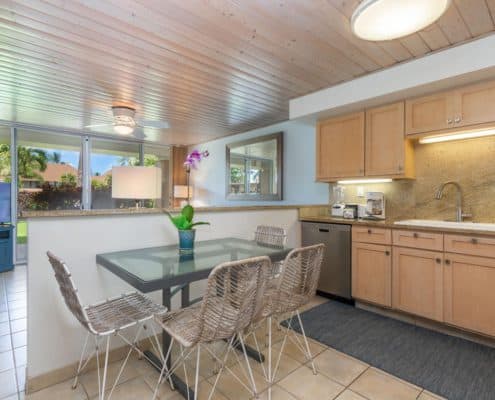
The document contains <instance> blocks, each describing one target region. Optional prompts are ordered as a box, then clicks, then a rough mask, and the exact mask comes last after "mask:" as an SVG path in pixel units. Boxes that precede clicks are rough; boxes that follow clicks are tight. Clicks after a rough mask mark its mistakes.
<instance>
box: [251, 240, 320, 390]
mask: <svg viewBox="0 0 495 400" xmlns="http://www.w3.org/2000/svg"><path fill="white" fill-rule="evenodd" d="M324 249H325V246H324V245H323V244H317V245H313V246H308V247H302V248H297V249H294V250H292V251H291V252H290V253H289V254H288V255H287V257H286V258H285V260H284V261H283V266H282V272H281V276H280V278H279V280H278V286H276V287H270V288H269V289H268V290H267V292H266V294H265V302H264V306H263V308H262V311H261V313H260V314H259V315H258V317H257V321H258V322H257V324H256V325H255V327H257V326H259V325H260V322H262V321H263V320H266V322H267V329H268V356H267V358H268V371H266V370H265V368H264V367H263V372H264V374H265V378H266V379H267V381H268V382H269V384H270V387H271V385H272V384H273V381H274V379H275V376H276V373H277V371H278V367H279V364H280V359H281V356H282V353H283V350H284V348H285V344H286V342H287V339H288V338H290V336H292V339H291V340H292V341H293V343H294V344H295V345H296V346H297V347H298V348H299V349H300V350H301V352H302V353H303V355H304V356H305V357H306V360H307V361H309V362H310V363H311V367H312V369H313V373H314V374H316V373H317V371H316V367H315V364H314V361H313V356H312V354H311V350H310V348H309V343H308V340H307V338H306V333H305V331H304V326H303V323H302V320H301V316H300V314H299V309H300V308H301V307H303V306H304V305H306V304H307V303H309V302H310V301H311V299H312V298H313V297H314V296H315V294H316V288H317V286H318V280H319V277H320V269H321V263H322V260H323V252H324ZM294 317H297V320H298V322H299V326H300V328H301V333H302V336H303V340H302V342H301V340H300V339H299V337H298V335H297V334H295V333H294V332H292V330H291V325H292V321H293V319H294ZM272 318H275V319H277V320H278V319H280V318H288V326H287V327H286V329H285V334H284V339H283V341H282V346H281V348H280V352H279V354H278V358H277V362H276V364H275V368H274V369H273V372H272ZM279 322H280V321H279ZM277 325H279V324H277ZM251 334H253V336H254V338H255V342H256V347H257V348H258V351H259V345H258V342H257V341H256V336H255V332H254V331H252V332H251ZM290 334H291V335H290ZM269 398H271V390H269Z"/></svg>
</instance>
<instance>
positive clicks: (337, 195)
mask: <svg viewBox="0 0 495 400" xmlns="http://www.w3.org/2000/svg"><path fill="white" fill-rule="evenodd" d="M344 198H345V193H344V187H343V186H340V185H337V186H334V187H333V194H332V200H333V204H332V210H331V215H332V217H341V218H342V217H343V216H344V208H345V203H344Z"/></svg>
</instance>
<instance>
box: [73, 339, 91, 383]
mask: <svg viewBox="0 0 495 400" xmlns="http://www.w3.org/2000/svg"><path fill="white" fill-rule="evenodd" d="M89 335H90V333H89V332H88V333H87V334H86V339H85V340H84V345H83V349H82V352H81V358H80V359H79V365H78V366H77V372H76V376H75V377H74V383H73V384H72V389H75V388H77V383H78V382H79V374H80V373H81V371H82V370H83V361H84V355H85V354H86V347H87V346H88V340H89ZM86 364H87V363H84V366H86Z"/></svg>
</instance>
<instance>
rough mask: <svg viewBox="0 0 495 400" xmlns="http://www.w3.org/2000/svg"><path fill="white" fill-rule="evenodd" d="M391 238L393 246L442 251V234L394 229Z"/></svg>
mask: <svg viewBox="0 0 495 400" xmlns="http://www.w3.org/2000/svg"><path fill="white" fill-rule="evenodd" d="M392 236H393V241H394V245H395V246H401V247H412V248H413V249H423V250H434V251H443V233H433V232H420V231H410V230H400V229H394V232H393V235H392Z"/></svg>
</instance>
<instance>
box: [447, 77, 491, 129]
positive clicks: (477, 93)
mask: <svg viewBox="0 0 495 400" xmlns="http://www.w3.org/2000/svg"><path fill="white" fill-rule="evenodd" d="M455 99H456V114H455V116H454V125H455V126H470V125H477V124H483V123H487V122H493V121H495V115H494V113H493V104H494V103H495V81H491V82H483V83H478V84H476V85H470V86H465V87H463V88H460V89H458V90H457V91H456V96H455Z"/></svg>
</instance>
